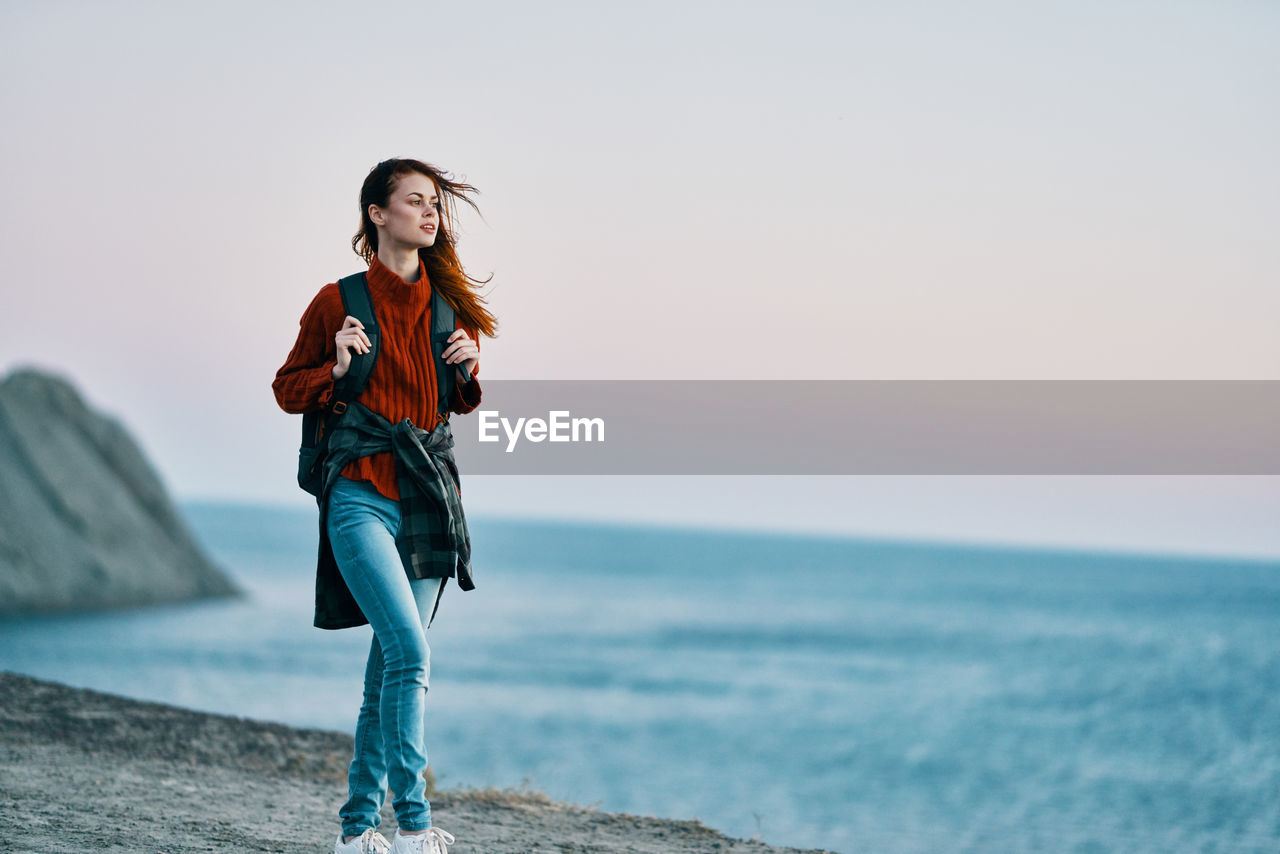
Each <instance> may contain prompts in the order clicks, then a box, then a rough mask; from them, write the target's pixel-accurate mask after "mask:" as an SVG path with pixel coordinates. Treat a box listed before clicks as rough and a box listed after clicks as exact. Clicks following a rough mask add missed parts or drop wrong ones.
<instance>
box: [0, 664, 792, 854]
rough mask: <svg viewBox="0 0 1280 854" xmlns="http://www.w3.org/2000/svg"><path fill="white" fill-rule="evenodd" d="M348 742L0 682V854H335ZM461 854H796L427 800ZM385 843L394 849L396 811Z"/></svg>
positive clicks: (453, 798) (476, 803) (468, 793)
mask: <svg viewBox="0 0 1280 854" xmlns="http://www.w3.org/2000/svg"><path fill="white" fill-rule="evenodd" d="M351 751H352V738H351V736H350V735H347V734H344V733H338V732H328V731H324V730H314V729H295V728H292V727H287V726H284V725H281V724H274V723H268V722H263V721H253V720H247V719H244V718H237V717H231V716H225V715H211V714H205V713H202V712H194V711H189V710H186V709H180V708H177V707H175V706H167V705H163V704H160V703H147V702H140V701H137V700H131V699H128V698H125V697H119V696H116V695H113V694H104V693H100V692H97V691H87V690H82V689H79V688H72V687H69V686H66V685H62V684H59V683H56V682H46V681H42V680H38V679H32V678H31V677H28V676H23V675H20V674H16V673H9V672H0V851H22V852H32V854H63V852H66V854H72V852H74V854H86V852H95V854H96V852H103V853H104V854H126V852H128V854H134V853H135V852H145V854H161V852H163V854H179V852H192V851H218V852H236V851H270V852H284V853H285V854H329V852H332V851H333V840H334V837H335V836H336V835H337V832H338V818H337V808H338V806H340V805H341V803H342V802H343V801H344V800H345V799H346V768H347V763H348V762H350V759H351ZM428 782H429V792H430V801H431V815H432V823H433V824H435V825H437V826H439V827H440V828H442V829H444V830H447V831H449V832H450V833H452V834H453V835H454V836H455V837H457V842H456V843H455V844H454V845H452V846H450V848H449V854H471V852H481V851H484V852H492V854H507V852H512V853H513V854H514V852H528V851H540V852H553V851H564V852H587V851H600V852H615V851H616V852H638V854H650V852H652V854H658V852H664V854H671V853H672V852H674V853H675V854H680V852H716V854H745V852H752V854H762V852H780V853H782V852H799V851H800V849H797V848H775V847H772V846H768V845H764V844H762V843H759V842H751V841H746V840H738V839H730V838H729V837H727V836H724V835H722V834H721V833H719V832H718V831H715V830H712V829H711V828H708V827H706V826H704V825H703V824H702V823H701V822H698V821H671V820H667V819H658V818H651V817H644V816H634V815H627V814H619V813H607V812H601V811H599V810H596V809H593V808H591V807H583V806H577V805H575V804H568V803H559V802H553V801H551V800H550V799H548V798H547V797H546V796H545V795H542V794H541V793H538V792H528V791H511V790H503V791H497V790H484V791H475V790H445V791H435V790H433V788H432V787H431V781H428ZM382 822H383V823H382V827H381V828H380V830H381V831H382V833H383V834H384V835H385V836H388V837H390V836H391V834H393V833H394V832H395V826H396V825H395V818H394V815H393V813H392V812H391V806H390V798H388V799H387V804H386V805H385V806H384V808H383V814H382Z"/></svg>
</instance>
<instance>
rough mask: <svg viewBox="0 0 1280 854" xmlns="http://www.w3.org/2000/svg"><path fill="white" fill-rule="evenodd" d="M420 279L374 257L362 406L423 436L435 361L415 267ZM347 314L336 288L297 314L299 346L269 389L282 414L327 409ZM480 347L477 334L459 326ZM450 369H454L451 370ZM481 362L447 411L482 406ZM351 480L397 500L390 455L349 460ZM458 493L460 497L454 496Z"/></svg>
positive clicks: (425, 296) (427, 295)
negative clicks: (373, 335)
mask: <svg viewBox="0 0 1280 854" xmlns="http://www.w3.org/2000/svg"><path fill="white" fill-rule="evenodd" d="M418 276H419V278H418V281H416V282H414V283H413V284H408V283H406V282H405V281H404V279H402V278H400V276H399V275H397V274H396V273H394V272H393V271H391V270H390V269H388V268H387V267H386V265H384V264H383V263H382V262H381V261H380V260H378V258H377V256H374V259H373V263H371V264H370V265H369V272H368V276H367V278H368V282H369V294H370V296H371V297H372V298H373V308H374V311H375V312H376V313H377V315H378V325H379V327H380V328H381V330H382V343H381V345H380V346H379V351H378V360H377V361H376V362H375V363H374V366H373V373H372V374H370V375H369V383H368V385H366V386H365V389H364V391H363V392H362V393H361V395H360V402H361V403H363V404H364V405H365V406H367V407H369V409H371V410H373V411H374V412H376V413H378V414H379V415H381V416H382V417H384V418H386V419H387V420H388V421H390V422H391V423H392V424H395V423H398V422H399V421H401V420H403V419H405V418H408V419H409V420H410V421H412V422H413V423H414V424H416V425H417V426H418V427H421V428H422V429H424V430H432V429H435V426H436V424H437V423H438V422H439V420H440V416H439V415H438V414H437V412H436V407H435V401H436V398H437V396H438V394H437V392H436V371H435V359H434V358H433V357H432V355H431V335H430V332H431V283H430V281H429V280H428V279H427V270H426V265H425V264H424V263H423V262H422V261H421V260H419V261H418ZM345 317H346V312H345V311H343V307H342V294H341V292H340V291H339V289H338V283H337V282H331V283H330V284H327V285H325V286H324V287H323V288H321V289H320V292H319V293H317V294H316V295H315V298H314V299H312V300H311V304H310V305H309V306H307V310H306V311H305V312H304V313H303V315H302V321H301V323H300V327H301V328H300V329H299V331H298V340H297V341H296V342H295V343H294V345H293V350H292V351H291V352H290V353H289V358H288V359H286V360H285V363H284V365H283V366H281V368H280V370H278V371H276V378H275V382H273V383H272V384H271V388H272V390H273V391H274V392H275V395H276V403H278V404H279V405H280V408H281V409H283V410H284V411H285V412H293V413H300V412H311V411H314V410H317V409H323V408H324V407H325V406H328V404H329V402H330V401H331V400H332V398H333V387H334V380H333V373H332V372H333V368H334V366H335V365H336V364H337V363H338V356H337V345H336V344H335V343H334V340H333V337H334V335H336V334H337V332H338V330H339V329H341V328H342V323H343V320H344V318H345ZM455 325H456V327H457V328H458V329H464V330H466V333H467V335H468V336H470V337H471V339H472V340H473V341H475V342H476V346H477V347H479V346H480V340H479V338H478V337H477V335H476V332H475V330H473V329H469V328H467V327H465V326H463V325H462V323H461V320H459V321H458V322H457V323H456V324H455ZM453 367H455V368H456V367H457V365H456V364H455V365H454V366H453ZM479 367H480V366H479V364H477V365H476V367H475V369H473V370H472V371H471V382H469V383H466V384H465V385H462V384H457V385H455V386H454V389H453V397H452V399H451V400H450V405H449V409H450V411H451V412H456V413H458V414H465V413H467V412H470V411H471V410H473V409H475V408H476V407H477V406H479V405H480V381H479V380H477V379H476V374H477V373H479ZM342 474H343V475H345V476H346V477H349V478H351V479H352V480H367V481H369V482H370V483H372V484H373V486H374V488H376V489H377V490H378V492H380V493H382V494H383V495H385V496H386V497H388V498H392V499H395V500H397V501H398V500H400V490H399V488H398V487H397V485H396V470H395V461H394V458H393V457H392V455H391V454H390V453H381V454H374V455H372V456H369V457H361V458H360V459H357V460H353V461H352V462H351V463H350V464H348V465H347V466H346V468H344V469H343V470H342ZM459 492H461V491H459Z"/></svg>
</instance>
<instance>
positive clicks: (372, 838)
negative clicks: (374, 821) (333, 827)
mask: <svg viewBox="0 0 1280 854" xmlns="http://www.w3.org/2000/svg"><path fill="white" fill-rule="evenodd" d="M342 836H343V833H342V831H338V841H337V842H335V843H333V854H388V852H390V851H391V843H390V842H388V841H387V837H385V836H383V835H382V834H381V833H379V832H378V831H376V830H374V829H373V828H372V827H371V828H369V829H368V830H366V831H365V832H364V833H362V834H360V835H359V836H357V837H356V838H355V839H353V840H351V841H350V842H343V841H342Z"/></svg>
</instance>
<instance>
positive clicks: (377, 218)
mask: <svg viewBox="0 0 1280 854" xmlns="http://www.w3.org/2000/svg"><path fill="white" fill-rule="evenodd" d="M369 217H370V218H371V219H372V220H373V222H374V224H375V225H376V226H378V242H379V244H382V242H383V241H384V240H392V241H395V242H397V243H403V244H407V245H409V246H412V247H414V248H417V247H420V246H430V245H432V244H433V243H435V242H436V232H437V231H439V229H440V199H439V196H438V195H437V194H436V185H435V182H433V181H432V180H431V179H430V178H428V177H427V176H426V175H422V174H420V173H418V172H411V173H409V174H408V175H402V176H400V180H399V181H398V182H397V183H396V186H395V189H393V190H392V191H391V198H390V199H388V200H387V206H386V207H385V208H380V207H378V206H377V205H370V206H369Z"/></svg>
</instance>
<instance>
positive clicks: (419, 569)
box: [316, 401, 475, 628]
mask: <svg viewBox="0 0 1280 854" xmlns="http://www.w3.org/2000/svg"><path fill="white" fill-rule="evenodd" d="M385 451H390V452H391V455H392V457H393V458H394V460H395V466H396V484H397V486H398V487H399V489H400V518H401V534H402V535H403V536H404V538H405V540H406V542H407V545H408V547H409V555H410V565H409V566H407V567H406V568H405V569H406V571H407V572H412V574H413V576H414V577H416V578H452V577H454V575H455V569H456V575H457V579H458V586H459V587H461V588H462V589H463V590H474V589H475V581H474V580H473V578H472V574H471V535H470V533H469V532H468V530H467V520H466V517H465V516H464V515H463V512H462V499H461V497H460V495H459V492H458V482H459V479H458V466H457V463H455V462H454V458H453V433H452V432H451V430H450V428H449V422H447V421H442V422H440V424H439V425H437V426H436V428H435V429H434V430H431V431H427V430H423V429H422V428H420V427H418V426H417V425H415V424H414V423H413V422H412V421H410V420H409V419H408V418H405V419H404V420H402V421H400V422H399V423H397V424H392V423H391V422H390V421H388V420H387V419H386V418H384V417H382V416H381V415H379V414H378V413H376V412H374V411H372V410H371V409H369V408H368V407H366V406H364V405H363V404H361V403H360V402H359V401H353V402H352V403H351V404H350V405H349V406H348V407H347V411H346V412H345V413H343V415H342V417H341V418H340V419H339V421H338V424H337V426H336V427H334V430H333V432H332V433H331V434H330V436H329V449H328V453H327V454H326V455H325V460H324V466H323V468H324V481H323V487H322V489H321V492H320V500H319V504H320V512H321V523H320V530H321V572H320V576H319V577H318V579H317V591H316V592H317V610H316V625H317V626H319V627H321V628H344V627H346V626H350V625H362V624H363V623H365V622H367V620H365V619H364V615H363V614H361V613H360V612H359V609H358V608H356V609H355V611H354V612H352V609H351V606H354V604H355V603H354V600H351V598H350V594H349V592H347V591H346V590H345V588H346V584H345V582H343V581H342V579H341V576H340V575H337V573H336V571H335V570H336V567H335V566H332V553H331V551H330V550H329V549H328V548H327V546H328V537H327V536H326V532H325V517H326V516H327V515H328V514H327V512H326V511H327V507H326V505H327V504H328V495H329V490H330V489H331V488H332V487H333V485H334V484H335V483H337V480H338V477H339V476H340V475H341V473H342V470H343V468H345V467H346V465H347V464H348V463H349V462H351V461H352V460H354V459H357V458H359V457H365V456H369V455H370V454H377V453H383V452H385ZM326 552H328V554H326ZM326 558H328V560H326ZM326 564H328V566H326ZM326 569H327V570H329V571H328V572H326ZM326 578H327V579H328V582H327V583H328V584H329V585H334V584H340V585H341V586H342V588H343V590H342V591H341V592H342V593H346V595H345V596H339V597H337V598H336V599H335V598H333V596H332V595H331V594H332V593H334V592H335V591H332V590H322V589H321V588H322V586H324V585H325V584H326ZM436 604H437V607H438V606H439V601H438V600H437V603H436ZM434 616H435V615H434V612H433V614H432V617H434ZM338 623H341V625H338Z"/></svg>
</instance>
